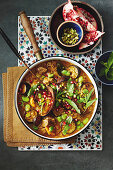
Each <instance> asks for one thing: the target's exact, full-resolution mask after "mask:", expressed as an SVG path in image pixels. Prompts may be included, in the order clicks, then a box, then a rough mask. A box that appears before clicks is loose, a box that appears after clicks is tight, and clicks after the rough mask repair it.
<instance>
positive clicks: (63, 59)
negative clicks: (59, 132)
mask: <svg viewBox="0 0 113 170" xmlns="http://www.w3.org/2000/svg"><path fill="white" fill-rule="evenodd" d="M49 60H61V61H67V62H70V63H72V64H74V65H77V66H78V67H79V68H81V69H82V70H83V71H84V72H85V73H86V74H87V75H88V77H89V79H90V80H91V82H92V84H93V85H94V88H95V94H96V98H97V100H96V101H95V102H96V103H95V108H94V110H93V113H92V116H91V119H90V121H89V122H88V123H87V124H86V125H85V126H84V127H83V128H82V129H81V130H80V131H78V132H77V133H74V134H72V135H70V136H68V137H64V138H49V137H46V136H43V135H40V134H38V133H36V132H35V131H34V130H32V129H31V128H30V127H29V126H28V125H27V124H26V123H25V121H24V119H23V118H22V116H21V114H20V112H19V109H18V104H17V95H18V89H19V86H20V83H21V81H22V79H23V78H24V76H25V75H26V74H27V72H29V70H27V69H26V70H25V71H24V72H23V73H22V75H21V76H20V78H19V80H18V82H17V85H16V89H15V108H16V112H17V115H18V117H19V118H20V120H21V122H22V123H23V125H24V126H25V127H26V128H27V129H28V130H29V131H31V132H32V133H33V134H35V135H37V136H39V137H42V138H45V139H49V140H53V141H54V140H57V141H58V140H64V139H69V138H71V137H73V136H76V135H77V134H79V133H80V132H81V131H83V130H84V129H85V128H86V127H87V126H88V125H89V124H90V123H91V121H92V119H93V118H94V115H95V113H96V110H97V105H98V90H97V85H96V83H95V80H94V79H93V77H92V75H91V74H90V73H89V72H88V70H86V68H85V67H83V66H82V65H81V64H79V63H78V62H76V61H74V60H72V59H69V58H65V57H48V58H44V59H41V60H40V61H38V62H36V63H34V64H33V65H31V66H30V69H31V68H33V67H35V66H36V65H38V64H40V63H42V62H44V61H49Z"/></svg>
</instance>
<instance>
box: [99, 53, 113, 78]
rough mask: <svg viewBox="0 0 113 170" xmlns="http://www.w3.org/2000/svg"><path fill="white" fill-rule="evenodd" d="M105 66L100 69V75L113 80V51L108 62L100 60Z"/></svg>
mask: <svg viewBox="0 0 113 170" xmlns="http://www.w3.org/2000/svg"><path fill="white" fill-rule="evenodd" d="M100 63H101V64H102V65H103V68H102V69H101V70H100V74H99V76H100V77H102V76H105V77H106V79H107V80H113V52H111V54H110V57H109V58H108V60H107V62H103V61H101V62H100Z"/></svg>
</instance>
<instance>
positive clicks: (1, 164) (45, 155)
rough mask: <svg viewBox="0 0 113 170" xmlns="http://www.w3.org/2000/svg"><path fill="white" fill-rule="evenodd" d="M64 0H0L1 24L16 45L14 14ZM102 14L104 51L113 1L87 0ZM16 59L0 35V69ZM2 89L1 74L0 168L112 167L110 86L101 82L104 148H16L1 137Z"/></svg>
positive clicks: (43, 11)
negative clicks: (19, 149) (95, 149)
mask: <svg viewBox="0 0 113 170" xmlns="http://www.w3.org/2000/svg"><path fill="white" fill-rule="evenodd" d="M64 2H66V1H65V0H31V1H30V0H18V1H17V0H7V1H6V0H0V27H2V28H3V30H4V31H5V32H6V33H7V35H8V36H9V37H10V39H11V40H12V42H13V43H14V44H15V46H16V47H17V15H18V12H20V11H21V10H26V12H27V14H28V15H32V16H33V15H37V16H38V15H51V14H52V12H53V10H54V9H55V8H56V7H57V6H58V5H60V4H61V3H64ZM85 2H88V3H90V4H91V5H93V6H94V7H95V8H96V9H97V10H98V11H99V12H100V14H101V15H102V17H103V21H104V25H105V32H106V34H105V35H104V38H103V51H106V50H112V49H113V28H112V27H113V19H112V16H113V1H112V0H106V1H105V0H86V1H85ZM16 65H17V59H16V57H15V55H14V54H13V52H12V51H11V50H10V49H9V47H8V46H7V44H6V43H5V42H4V40H3V39H2V37H0V73H3V72H6V70H7V67H11V66H16ZM2 96H3V92H2V80H1V74H0V170H20V169H21V170H25V169H27V170H31V169H40V170H45V169H46V170H50V169H54V170H60V169H65V170H69V169H70V170H112V169H113V87H112V86H111V87H108V86H103V143H104V145H103V151H73V152H72V151H71V152H70V151H68V152H67V151H64V152H63V151H59V152H58V151H56V152H55V151H52V152H50V151H49V152H47V151H43V152H19V151H17V148H9V147H7V146H6V144H5V143H4V141H3V107H2V106H3V98H2Z"/></svg>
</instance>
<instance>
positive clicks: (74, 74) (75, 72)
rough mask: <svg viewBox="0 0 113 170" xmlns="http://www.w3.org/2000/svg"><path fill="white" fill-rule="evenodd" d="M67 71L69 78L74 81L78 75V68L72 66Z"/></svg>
mask: <svg viewBox="0 0 113 170" xmlns="http://www.w3.org/2000/svg"><path fill="white" fill-rule="evenodd" d="M67 70H68V71H69V72H70V73H71V75H70V77H71V78H73V79H76V78H77V77H78V76H79V75H80V68H79V67H77V66H74V65H70V66H69V67H68V68H67Z"/></svg>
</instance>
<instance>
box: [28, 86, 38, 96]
mask: <svg viewBox="0 0 113 170" xmlns="http://www.w3.org/2000/svg"><path fill="white" fill-rule="evenodd" d="M38 85H39V84H35V85H34V86H32V87H31V88H30V89H29V91H28V94H27V96H28V97H29V96H31V95H32V94H33V92H34V91H35V89H36V88H37V86H38Z"/></svg>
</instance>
